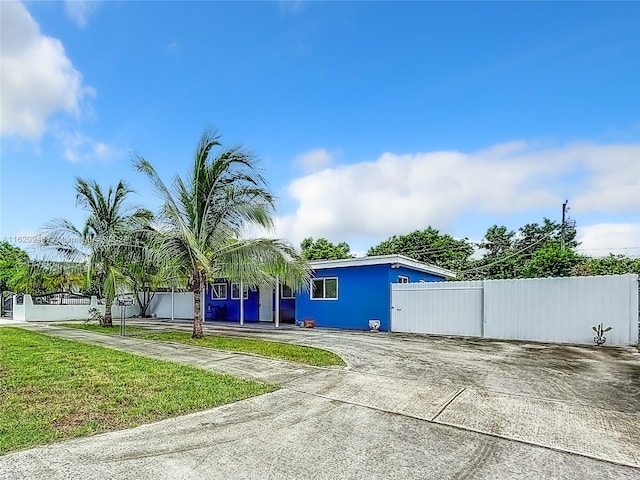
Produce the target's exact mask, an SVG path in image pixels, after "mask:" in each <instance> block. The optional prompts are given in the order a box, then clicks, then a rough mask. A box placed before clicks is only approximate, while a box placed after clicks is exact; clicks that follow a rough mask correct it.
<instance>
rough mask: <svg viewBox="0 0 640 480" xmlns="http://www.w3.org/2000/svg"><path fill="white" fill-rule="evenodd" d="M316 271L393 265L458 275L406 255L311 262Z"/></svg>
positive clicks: (420, 270) (450, 276)
mask: <svg viewBox="0 0 640 480" xmlns="http://www.w3.org/2000/svg"><path fill="white" fill-rule="evenodd" d="M309 264H310V265H311V268H313V269H314V270H322V269H324V268H346V267H366V266H371V265H393V264H398V265H399V266H402V267H407V268H411V269H413V270H417V271H419V272H424V273H430V274H432V275H439V276H441V277H446V278H455V276H456V274H455V273H453V272H452V271H450V270H447V269H445V268H440V267H436V266H435V265H429V264H427V263H422V262H419V261H417V260H414V259H412V258H409V257H405V256H404V255H378V256H373V257H360V258H346V259H343V260H312V261H310V262H309Z"/></svg>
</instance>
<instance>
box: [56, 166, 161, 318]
mask: <svg viewBox="0 0 640 480" xmlns="http://www.w3.org/2000/svg"><path fill="white" fill-rule="evenodd" d="M75 190H76V205H79V206H80V207H82V208H83V209H85V210H86V211H87V213H88V216H87V218H86V220H85V222H84V225H83V228H82V230H79V229H77V228H76V227H75V226H74V225H73V224H72V223H71V222H70V221H69V220H65V219H55V220H53V221H51V222H50V223H48V224H47V225H46V226H45V228H44V232H45V235H44V238H45V239H46V243H45V246H46V247H49V248H53V249H54V251H55V252H56V253H57V254H58V255H60V256H62V257H63V258H64V259H65V260H67V261H72V262H84V263H85V264H86V267H87V275H88V278H89V279H90V280H92V281H97V282H98V283H99V284H100V285H101V286H102V290H103V295H104V298H105V316H104V322H103V324H104V325H105V326H111V325H113V323H112V318H111V306H112V304H113V300H114V298H115V296H116V293H117V290H118V287H119V286H120V285H122V284H125V283H127V279H126V277H125V275H124V274H123V273H122V267H123V266H126V265H128V264H129V263H130V258H131V255H132V252H133V251H135V250H136V249H139V248H140V244H138V243H135V242H131V237H132V233H134V232H136V231H138V230H140V229H142V228H143V227H144V226H145V225H147V224H148V223H149V222H150V221H151V220H152V218H153V215H152V214H151V212H150V211H149V210H146V209H142V208H135V207H133V206H130V205H127V204H126V203H125V199H126V197H127V195H129V194H130V193H133V190H131V188H129V186H128V185H127V184H126V183H125V182H123V181H120V182H118V185H117V186H116V187H115V189H114V188H112V187H109V190H108V191H107V193H106V195H105V193H104V191H103V190H102V188H101V187H100V185H98V183H96V182H95V181H91V182H87V181H86V180H83V179H81V178H76V185H75Z"/></svg>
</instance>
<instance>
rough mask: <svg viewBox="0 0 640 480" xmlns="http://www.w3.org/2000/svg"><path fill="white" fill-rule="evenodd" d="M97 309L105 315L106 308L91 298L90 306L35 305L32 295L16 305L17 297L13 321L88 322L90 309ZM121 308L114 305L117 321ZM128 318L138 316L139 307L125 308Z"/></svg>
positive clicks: (114, 314) (112, 310)
mask: <svg viewBox="0 0 640 480" xmlns="http://www.w3.org/2000/svg"><path fill="white" fill-rule="evenodd" d="M90 308H97V309H98V310H100V312H102V314H103V315H104V311H105V306H104V305H99V304H98V299H97V298H96V297H95V296H93V297H91V303H90V304H89V305H34V304H33V299H32V298H31V295H25V296H24V299H23V304H22V305H18V304H17V303H16V296H15V295H14V297H13V319H14V320H21V321H27V322H57V321H65V320H86V319H87V318H89V309H90ZM120 308H121V307H119V306H117V305H113V307H112V308H111V316H112V317H113V320H114V321H117V320H118V319H119V318H120V315H121V310H120ZM125 309H126V313H125V314H126V317H127V318H130V317H134V316H136V315H138V313H139V312H140V309H139V308H138V306H137V305H132V306H130V307H125Z"/></svg>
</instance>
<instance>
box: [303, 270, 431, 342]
mask: <svg viewBox="0 0 640 480" xmlns="http://www.w3.org/2000/svg"><path fill="white" fill-rule="evenodd" d="M398 275H404V276H407V277H409V281H410V282H419V281H421V280H422V281H426V282H441V281H444V278H443V277H439V276H436V275H432V274H429V273H423V272H420V271H417V270H413V269H411V268H407V267H402V266H401V267H399V268H391V265H390V264H386V265H362V266H349V267H339V268H322V269H318V270H317V271H316V272H315V276H314V278H337V279H338V298H337V299H312V298H311V293H310V291H309V292H302V293H299V294H298V295H297V296H296V321H299V322H301V321H304V320H307V319H313V320H315V322H316V326H318V327H325V328H345V329H352V330H369V320H371V319H379V320H380V330H382V331H388V330H389V328H390V324H391V312H390V303H391V283H397V282H398ZM310 290H311V289H310Z"/></svg>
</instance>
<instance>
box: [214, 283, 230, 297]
mask: <svg viewBox="0 0 640 480" xmlns="http://www.w3.org/2000/svg"><path fill="white" fill-rule="evenodd" d="M211 298H212V299H213V300H226V299H227V284H226V283H214V284H213V285H211Z"/></svg>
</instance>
